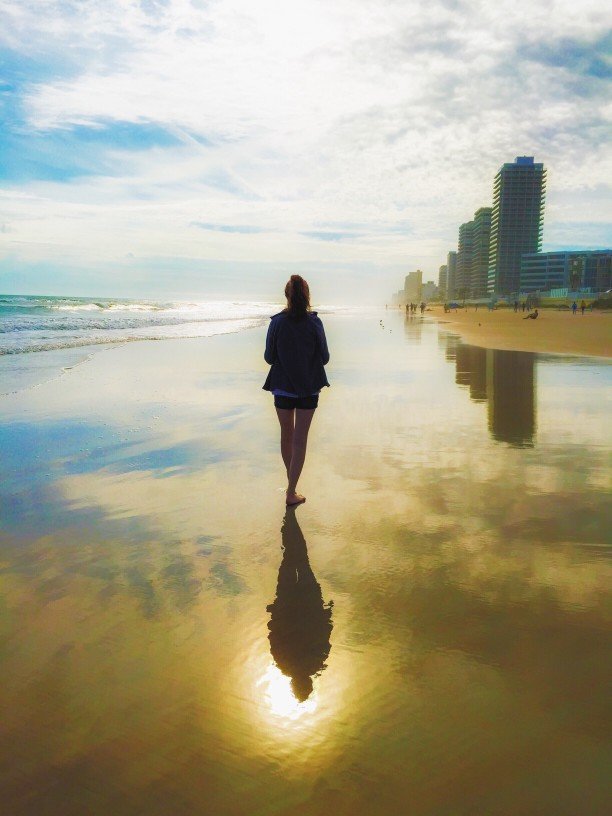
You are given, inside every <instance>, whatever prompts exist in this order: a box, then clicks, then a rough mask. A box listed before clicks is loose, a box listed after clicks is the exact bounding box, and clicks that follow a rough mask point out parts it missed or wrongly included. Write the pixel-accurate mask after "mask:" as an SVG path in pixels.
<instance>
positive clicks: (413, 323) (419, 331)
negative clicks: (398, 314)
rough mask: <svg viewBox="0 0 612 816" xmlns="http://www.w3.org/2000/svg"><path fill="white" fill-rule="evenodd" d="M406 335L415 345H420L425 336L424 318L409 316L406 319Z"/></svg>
mask: <svg viewBox="0 0 612 816" xmlns="http://www.w3.org/2000/svg"><path fill="white" fill-rule="evenodd" d="M404 334H405V335H406V337H407V338H408V339H409V340H411V341H412V342H414V343H420V342H421V337H422V335H423V318H422V317H420V316H419V317H417V316H416V315H413V314H412V315H411V314H407V315H406V317H405V318H404Z"/></svg>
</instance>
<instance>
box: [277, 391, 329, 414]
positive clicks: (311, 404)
mask: <svg viewBox="0 0 612 816" xmlns="http://www.w3.org/2000/svg"><path fill="white" fill-rule="evenodd" d="M318 404H319V395H318V394H312V395H311V396H309V397H281V396H280V395H277V396H275V397H274V405H275V406H276V407H277V408H284V409H285V410H287V411H293V409H294V408H316V407H317V405H318Z"/></svg>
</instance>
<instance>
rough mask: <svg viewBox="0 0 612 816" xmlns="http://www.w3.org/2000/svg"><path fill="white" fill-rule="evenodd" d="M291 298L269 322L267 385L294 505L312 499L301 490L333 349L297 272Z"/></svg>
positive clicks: (288, 495) (290, 500)
mask: <svg viewBox="0 0 612 816" xmlns="http://www.w3.org/2000/svg"><path fill="white" fill-rule="evenodd" d="M285 297H286V298H287V307H286V308H285V309H283V311H282V312H279V313H278V314H275V315H273V316H272V318H271V319H270V326H269V327H268V336H267V337H266V350H265V352H264V358H265V360H266V362H267V363H269V364H270V366H271V368H270V371H269V372H268V376H267V378H266V381H265V383H264V385H263V387H264V389H265V390H266V391H271V392H272V394H274V405H275V407H276V413H277V416H278V421H279V422H280V428H281V454H282V457H283V462H284V463H285V468H286V470H287V481H288V484H287V492H286V503H287V505H288V506H292V505H296V504H301V503H302V502H305V501H306V499H305V497H304V496H301V495H300V494H299V493H297V492H296V489H297V483H298V479H299V478H300V473H301V472H302V467H303V466H304V460H305V458H306V443H307V441H308V431H309V429H310V423H311V422H312V418H313V416H314V412H315V409H316V407H317V405H318V403H319V391H320V390H321V388H323V386H326V385H329V383H328V382H327V376H326V375H325V369H324V368H323V366H324V365H326V364H327V363H328V362H329V351H328V350H327V341H326V339H325V330H324V329H323V323H322V322H321V320H320V318H319V317H317V313H316V312H312V311H311V310H310V290H309V288H308V284H307V283H306V281H305V280H304V278H302V277H300V275H292V276H291V278H290V279H289V281H288V282H287V285H286V286H285Z"/></svg>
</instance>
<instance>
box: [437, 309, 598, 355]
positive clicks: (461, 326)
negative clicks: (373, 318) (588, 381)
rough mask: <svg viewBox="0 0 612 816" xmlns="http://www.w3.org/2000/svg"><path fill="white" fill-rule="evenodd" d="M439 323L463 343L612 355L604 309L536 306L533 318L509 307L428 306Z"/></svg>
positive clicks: (567, 352) (524, 349)
mask: <svg viewBox="0 0 612 816" xmlns="http://www.w3.org/2000/svg"><path fill="white" fill-rule="evenodd" d="M432 312H433V314H434V315H435V317H436V319H437V320H439V321H440V323H442V324H444V325H446V326H447V327H448V328H449V329H450V330H452V331H454V332H457V334H460V335H461V337H462V338H463V339H464V340H465V342H466V343H472V344H474V345H477V346H485V347H488V348H498V349H512V350H516V351H539V352H549V353H552V354H576V355H590V356H593V357H612V315H611V314H610V313H609V312H606V311H597V310H595V311H593V312H590V311H589V310H588V309H587V310H586V311H585V313H584V315H583V314H581V313H580V310H578V312H577V313H576V314H575V315H574V314H572V312H571V311H570V310H568V309H564V310H561V311H559V310H557V309H540V310H539V312H538V318H537V319H536V320H524V319H523V318H526V317H527V314H528V312H522V311H519V312H515V311H514V310H513V309H495V310H494V311H489V310H488V309H487V307H486V306H479V308H478V310H477V311H476V309H475V308H474V306H468V308H467V309H457V310H456V311H455V310H452V311H451V312H447V313H446V314H445V313H444V310H443V308H442V306H434V307H432Z"/></svg>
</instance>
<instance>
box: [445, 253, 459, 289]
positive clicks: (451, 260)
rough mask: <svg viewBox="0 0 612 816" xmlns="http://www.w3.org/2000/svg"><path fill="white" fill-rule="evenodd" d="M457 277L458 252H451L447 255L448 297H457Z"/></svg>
mask: <svg viewBox="0 0 612 816" xmlns="http://www.w3.org/2000/svg"><path fill="white" fill-rule="evenodd" d="M456 278H457V253H456V252H449V253H448V255H447V256H446V299H447V300H453V299H454V298H455V296H456V295H455V282H456Z"/></svg>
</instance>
